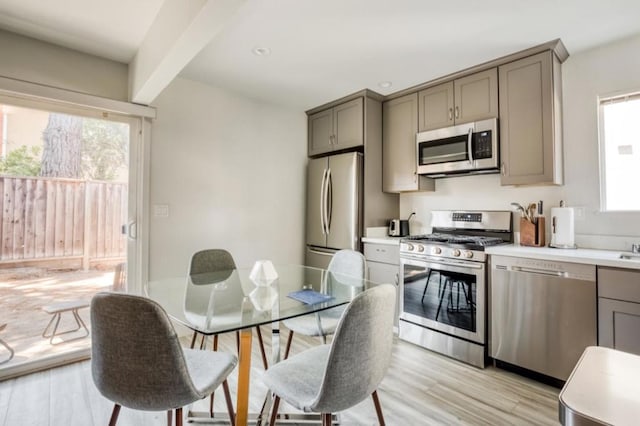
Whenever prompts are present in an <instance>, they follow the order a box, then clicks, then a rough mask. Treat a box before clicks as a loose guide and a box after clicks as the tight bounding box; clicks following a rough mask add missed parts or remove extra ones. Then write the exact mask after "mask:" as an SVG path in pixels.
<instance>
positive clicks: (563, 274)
mask: <svg viewBox="0 0 640 426" xmlns="http://www.w3.org/2000/svg"><path fill="white" fill-rule="evenodd" d="M496 269H505V270H507V269H510V270H512V271H516V272H524V273H527V274H538V275H547V276H551V277H560V278H567V277H569V273H568V272H566V271H553V270H550V269H536V268H524V267H522V266H512V267H511V268H507V267H506V266H502V265H496Z"/></svg>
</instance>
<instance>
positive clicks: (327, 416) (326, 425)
mask: <svg viewBox="0 0 640 426" xmlns="http://www.w3.org/2000/svg"><path fill="white" fill-rule="evenodd" d="M322 426H331V413H322Z"/></svg>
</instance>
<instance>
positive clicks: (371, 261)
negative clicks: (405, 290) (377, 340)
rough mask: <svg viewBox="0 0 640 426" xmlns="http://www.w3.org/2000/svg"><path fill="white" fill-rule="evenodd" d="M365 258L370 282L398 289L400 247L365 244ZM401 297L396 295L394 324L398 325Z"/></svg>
mask: <svg viewBox="0 0 640 426" xmlns="http://www.w3.org/2000/svg"><path fill="white" fill-rule="evenodd" d="M364 256H365V258H366V259H367V270H368V271H367V272H368V276H369V280H370V281H372V282H374V283H377V284H393V285H395V286H396V290H399V289H398V287H397V286H398V274H399V273H400V247H399V246H397V245H389V244H376V243H364ZM399 298H400V295H399V294H398V293H396V315H395V320H394V324H395V325H396V326H397V325H398V314H399V312H398V307H399V300H400V299H399Z"/></svg>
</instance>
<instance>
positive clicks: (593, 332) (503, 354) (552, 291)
mask: <svg viewBox="0 0 640 426" xmlns="http://www.w3.org/2000/svg"><path fill="white" fill-rule="evenodd" d="M490 263H491V281H490V300H489V309H490V311H489V312H490V313H491V315H490V323H491V324H490V330H491V334H490V335H489V340H490V342H489V345H490V351H491V357H493V358H494V359H496V360H500V361H504V362H507V363H509V364H513V365H516V366H519V367H524V368H526V369H529V370H532V371H535V372H538V373H542V374H545V375H547V376H550V377H554V378H556V379H560V380H567V378H569V375H570V374H571V370H572V369H573V367H574V366H575V364H576V363H577V362H578V359H579V358H580V355H581V354H582V352H583V351H584V349H585V348H586V347H587V346H594V345H596V344H597V315H596V306H597V299H596V268H595V266H593V265H582V264H577V263H565V262H555V261H547V260H537V259H529V258H520V257H506V256H491V260H490Z"/></svg>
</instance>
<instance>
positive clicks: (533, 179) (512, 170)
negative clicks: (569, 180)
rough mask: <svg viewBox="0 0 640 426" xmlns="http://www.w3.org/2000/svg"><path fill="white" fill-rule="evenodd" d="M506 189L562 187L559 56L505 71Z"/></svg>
mask: <svg viewBox="0 0 640 426" xmlns="http://www.w3.org/2000/svg"><path fill="white" fill-rule="evenodd" d="M499 76H500V79H499V80H500V158H501V162H502V164H501V169H502V170H501V171H502V177H501V183H502V185H536V184H540V185H542V184H555V185H561V184H562V180H563V176H562V129H561V115H560V114H561V97H562V93H561V90H562V86H561V85H562V81H561V75H560V61H559V59H558V58H557V57H556V55H555V54H554V52H553V51H546V52H542V53H539V54H537V55H533V56H529V57H526V58H523V59H520V60H517V61H515V62H510V63H508V64H505V65H502V66H500V67H499Z"/></svg>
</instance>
